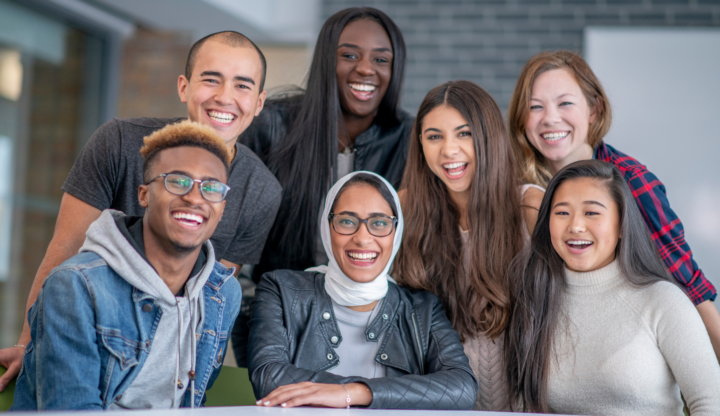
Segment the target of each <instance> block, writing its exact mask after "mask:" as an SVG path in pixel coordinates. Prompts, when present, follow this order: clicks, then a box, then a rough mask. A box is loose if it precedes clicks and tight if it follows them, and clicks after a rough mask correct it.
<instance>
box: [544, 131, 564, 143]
mask: <svg viewBox="0 0 720 416" xmlns="http://www.w3.org/2000/svg"><path fill="white" fill-rule="evenodd" d="M568 134H569V132H567V131H564V132H561V133H545V134H543V135H542V137H543V139H545V140H547V141H549V142H555V141H558V140H560V139H562V138H564V137H565V136H567V135H568Z"/></svg>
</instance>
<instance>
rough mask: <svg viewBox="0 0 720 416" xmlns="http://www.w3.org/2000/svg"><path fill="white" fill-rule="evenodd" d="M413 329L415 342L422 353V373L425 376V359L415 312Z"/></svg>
mask: <svg viewBox="0 0 720 416" xmlns="http://www.w3.org/2000/svg"><path fill="white" fill-rule="evenodd" d="M412 321H413V328H415V341H416V342H417V346H418V351H419V352H420V373H421V374H425V365H424V364H423V363H424V361H425V358H424V357H423V349H422V344H421V343H420V332H418V327H417V323H415V312H413V314H412Z"/></svg>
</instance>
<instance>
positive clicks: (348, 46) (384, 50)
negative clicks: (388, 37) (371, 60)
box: [338, 43, 392, 52]
mask: <svg viewBox="0 0 720 416" xmlns="http://www.w3.org/2000/svg"><path fill="white" fill-rule="evenodd" d="M342 47H346V48H354V49H362V48H360V47H359V46H358V45H355V44H352V43H341V44H340V45H338V49H340V48H342ZM372 51H373V52H392V50H391V49H389V48H386V47H384V46H382V47H380V48H374V49H373V50H372Z"/></svg>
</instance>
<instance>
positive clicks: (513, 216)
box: [393, 81, 537, 410]
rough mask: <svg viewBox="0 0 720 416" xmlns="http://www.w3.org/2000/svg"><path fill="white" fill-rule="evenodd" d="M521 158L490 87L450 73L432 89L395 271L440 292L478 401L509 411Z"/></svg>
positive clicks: (423, 112)
mask: <svg viewBox="0 0 720 416" xmlns="http://www.w3.org/2000/svg"><path fill="white" fill-rule="evenodd" d="M516 166H517V163H516V161H515V158H514V155H513V152H512V148H511V146H510V143H509V140H508V136H507V133H506V130H505V126H504V122H503V118H502V114H501V112H500V108H499V107H498V105H497V104H496V103H495V101H494V100H493V98H492V97H491V96H490V94H488V93H487V91H485V90H484V89H482V88H481V87H479V86H477V85H476V84H473V83H472V82H469V81H454V82H448V83H445V84H443V85H440V86H438V87H436V88H434V89H433V90H431V91H430V92H429V93H428V94H427V96H426V97H425V99H424V100H423V102H422V104H421V105H420V109H419V111H418V115H417V118H416V120H415V125H414V127H413V133H412V136H411V141H410V148H409V154H408V161H407V167H406V169H405V173H404V176H403V182H402V183H403V188H402V190H401V192H400V198H401V201H402V204H403V212H404V214H405V218H407V222H406V226H405V235H404V237H403V240H404V242H403V246H402V248H401V249H400V252H399V253H398V258H397V260H396V261H395V265H394V272H393V276H395V277H396V279H398V283H399V284H401V285H404V286H408V287H414V288H419V289H425V290H428V291H430V292H432V293H434V294H435V295H437V296H438V297H439V298H440V299H441V300H442V302H443V304H444V306H445V312H446V313H447V315H448V318H449V319H450V322H451V323H452V324H453V327H454V328H455V330H456V331H458V333H459V334H460V337H461V339H462V341H463V344H464V346H465V352H466V353H467V354H468V356H469V358H470V365H471V367H473V371H474V372H475V375H476V376H477V377H478V379H479V382H480V391H479V393H478V396H477V401H476V405H475V409H483V410H508V400H507V393H506V392H507V388H506V386H505V382H504V373H503V365H502V344H503V337H502V336H501V334H503V331H504V330H505V327H506V326H507V323H508V320H509V313H510V306H509V300H508V288H507V285H506V280H505V273H506V270H507V268H508V265H509V264H510V262H511V261H512V259H513V257H514V256H515V255H516V254H517V253H518V251H519V250H520V249H521V248H522V245H523V218H522V213H521V208H520V204H521V194H520V192H518V189H519V188H518V176H519V175H518V172H517V169H516V168H515V167H516ZM536 212H537V211H535V213H536ZM531 215H532V214H531ZM533 222H534V221H533Z"/></svg>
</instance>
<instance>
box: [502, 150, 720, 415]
mask: <svg viewBox="0 0 720 416" xmlns="http://www.w3.org/2000/svg"><path fill="white" fill-rule="evenodd" d="M509 277H510V286H511V303H512V305H513V307H512V313H511V318H510V322H509V326H508V330H507V332H506V337H505V345H506V346H507V356H506V358H507V360H506V365H507V376H508V380H509V385H510V386H511V394H510V396H511V401H512V403H517V404H518V405H519V406H520V407H521V408H522V409H523V410H524V411H528V412H542V413H548V412H552V413H563V414H607V415H610V414H613V415H614V414H623V415H641V414H652V415H679V414H682V409H683V398H684V399H685V401H686V402H687V406H688V409H689V411H690V414H692V415H693V416H696V415H716V414H717V411H718V409H720V367H719V366H718V365H717V361H716V359H715V355H714V353H713V349H712V345H711V343H710V339H709V337H708V334H707V332H706V331H705V329H704V326H703V322H702V319H701V318H700V316H699V314H698V312H697V311H696V310H695V308H694V307H693V305H692V302H690V300H688V298H687V297H686V296H685V294H683V291H682V290H681V289H680V287H678V285H677V283H676V282H675V281H674V279H672V278H671V277H670V275H669V274H668V272H667V270H666V269H665V265H664V264H663V262H662V261H661V260H660V257H659V256H658V254H657V250H656V248H655V244H654V243H653V241H652V239H651V237H650V234H649V232H648V229H647V226H646V225H645V221H644V220H643V217H642V215H641V213H640V210H639V209H638V207H637V205H636V204H635V201H634V198H633V194H632V192H631V191H630V188H628V186H627V184H626V183H625V179H624V177H623V175H622V173H621V172H620V170H619V169H617V168H616V167H614V166H613V165H611V164H609V163H606V162H603V161H599V160H583V161H579V162H575V163H572V164H570V165H568V166H566V167H565V168H563V169H561V170H560V171H559V172H558V173H556V174H555V176H554V177H553V178H552V180H551V181H550V184H549V185H548V188H547V192H546V193H545V197H544V199H543V201H542V204H541V206H540V212H539V215H538V220H537V225H536V227H535V230H534V233H533V236H532V243H531V247H530V249H529V250H527V251H526V252H523V255H521V256H518V257H517V258H516V260H515V261H514V262H513V265H512V267H511V269H510V273H509ZM681 393H682V397H681Z"/></svg>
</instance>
